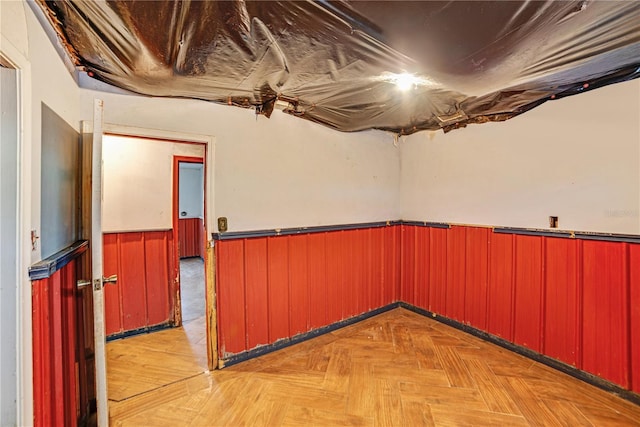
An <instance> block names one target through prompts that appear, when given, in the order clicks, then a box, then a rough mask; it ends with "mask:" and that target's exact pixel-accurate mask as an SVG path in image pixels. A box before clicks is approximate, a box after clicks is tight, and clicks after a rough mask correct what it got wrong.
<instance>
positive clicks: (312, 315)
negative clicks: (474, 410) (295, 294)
mask: <svg viewBox="0 0 640 427" xmlns="http://www.w3.org/2000/svg"><path fill="white" fill-rule="evenodd" d="M325 236H326V234H325V233H317V234H311V235H309V239H308V242H307V245H308V250H309V258H308V259H307V260H308V263H309V264H308V268H309V270H308V271H309V301H310V305H309V327H310V328H311V329H317V328H320V327H322V326H325V325H328V324H329V323H330V322H329V321H328V320H327V319H328V317H327V302H328V292H327V291H328V285H327V252H326V242H325ZM331 302H332V303H334V301H331ZM249 348H252V347H249Z"/></svg>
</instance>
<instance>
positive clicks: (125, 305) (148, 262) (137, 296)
mask: <svg viewBox="0 0 640 427" xmlns="http://www.w3.org/2000/svg"><path fill="white" fill-rule="evenodd" d="M173 251H174V250H173V234H172V232H171V230H163V231H141V232H127V233H106V234H104V236H103V259H104V275H105V276H111V275H114V274H116V275H117V276H118V281H117V282H116V283H115V284H107V285H105V287H104V297H105V329H106V334H107V336H111V335H115V334H121V333H124V332H127V331H133V330H138V329H142V328H146V327H150V326H156V325H161V324H164V323H169V322H172V321H173V320H174V306H175V303H176V301H175V292H176V290H175V289H174V288H175V286H174V280H173V278H172V275H173V273H172V272H173V270H174V260H173V259H174V255H173V254H174V252H173Z"/></svg>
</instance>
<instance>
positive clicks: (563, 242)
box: [544, 238, 582, 366]
mask: <svg viewBox="0 0 640 427" xmlns="http://www.w3.org/2000/svg"><path fill="white" fill-rule="evenodd" d="M545 244H546V251H545V277H546V292H545V294H546V298H545V301H544V307H545V329H544V350H545V354H546V355H548V356H551V357H553V358H556V359H559V360H562V361H563V362H565V363H568V364H570V365H574V366H580V354H579V349H580V333H581V332H580V325H581V320H582V319H581V305H582V293H581V290H580V275H581V270H580V263H579V244H580V241H579V240H574V239H554V238H547V239H545Z"/></svg>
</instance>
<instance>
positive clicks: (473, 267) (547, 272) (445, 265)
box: [216, 225, 640, 392]
mask: <svg viewBox="0 0 640 427" xmlns="http://www.w3.org/2000/svg"><path fill="white" fill-rule="evenodd" d="M216 260H217V261H216V262H217V269H216V274H217V281H216V282H217V283H216V286H217V292H218V298H219V300H218V301H219V302H218V318H219V319H218V322H219V329H218V335H219V336H218V339H219V343H220V347H219V353H220V354H219V355H220V357H221V358H223V359H224V358H227V357H229V356H231V355H234V354H238V353H241V352H244V351H247V350H251V349H254V348H256V347H257V346H260V345H264V344H271V343H274V342H276V341H278V340H279V339H282V338H289V337H293V336H295V335H297V334H300V333H304V332H308V331H310V330H313V329H317V328H319V327H322V326H326V325H330V324H332V323H335V322H338V321H340V320H343V319H347V318H349V317H353V316H356V315H358V314H361V313H364V312H367V311H370V310H372V309H376V308H379V307H382V306H384V305H387V304H390V303H393V302H396V301H404V302H406V303H409V304H412V305H415V306H417V307H419V308H423V309H425V310H429V311H432V312H434V313H437V314H439V315H441V316H445V317H448V318H451V319H454V320H457V321H459V322H462V323H465V324H468V325H471V326H473V327H475V328H477V329H480V330H483V331H486V332H489V333H491V334H493V335H496V336H498V337H501V338H503V339H505V340H507V341H510V342H513V343H516V344H518V345H521V346H524V347H527V348H530V349H532V350H534V351H537V352H539V353H541V354H545V355H547V356H550V357H553V358H555V359H558V360H560V361H562V362H565V363H567V364H569V365H573V366H575V367H577V368H579V369H582V370H584V371H587V372H589V373H592V374H595V375H598V376H600V377H602V378H604V379H606V380H608V381H611V382H613V383H616V384H618V385H620V386H622V387H624V388H626V389H629V390H633V391H635V392H640V245H639V244H635V243H624V242H608V241H596V240H587V239H577V238H560V237H547V236H542V235H519V234H503V233H497V232H493V230H492V229H490V228H481V227H467V226H452V227H450V228H440V227H425V226H414V225H397V226H388V227H384V228H370V229H359V230H343V231H332V232H323V233H312V234H303V235H292V236H276V237H256V238H249V239H246V238H243V239H230V240H220V241H217V242H216Z"/></svg>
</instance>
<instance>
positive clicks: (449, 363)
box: [107, 308, 640, 426]
mask: <svg viewBox="0 0 640 427" xmlns="http://www.w3.org/2000/svg"><path fill="white" fill-rule="evenodd" d="M203 322H204V321H202V322H200V327H199V329H200V330H201V331H202V336H201V337H198V335H197V334H195V335H193V336H191V335H190V334H194V333H195V331H194V330H189V328H187V329H186V330H185V329H183V328H179V329H173V330H168V331H162V332H158V333H154V334H150V335H145V336H139V337H133V338H128V339H125V340H121V341H117V342H113V343H109V344H108V345H107V349H108V376H109V398H110V399H111V402H110V405H111V406H110V417H111V423H112V425H116V426H218V425H220V426H241V425H251V426H253V425H255V426H277V425H283V426H303V425H314V426H323V425H354V426H359V425H367V426H376V425H378V426H388V425H408V426H419V425H421V426H494V425H495V426H634V425H636V426H640V407H639V406H636V405H634V404H632V403H630V402H628V401H625V400H623V399H620V398H618V397H616V396H614V395H611V394H609V393H607V392H604V391H602V390H600V389H597V388H595V387H593V386H591V385H588V384H585V383H583V382H581V381H578V380H576V379H574V378H572V377H570V376H568V375H565V374H563V373H560V372H558V371H555V370H553V369H551V368H548V367H546V366H544V365H541V364H539V363H537V362H533V361H531V360H530V359H527V358H525V357H522V356H519V355H517V354H514V353H511V352H509V351H508V350H505V349H502V348H500V347H498V346H495V345H493V344H490V343H487V342H484V341H482V340H480V339H478V338H475V337H473V336H470V335H467V334H465V333H463V332H460V331H458V330H455V329H453V328H450V327H448V326H446V325H443V324H441V323H438V322H436V321H434V320H431V319H428V318H425V317H423V316H420V315H417V314H415V313H412V312H410V311H407V310H404V309H400V308H399V309H395V310H392V311H390V312H387V313H384V314H381V315H379V316H376V317H373V318H370V319H368V320H365V321H363V322H360V323H358V324H355V325H352V326H348V327H346V328H343V329H340V330H337V331H334V332H332V333H329V334H326V335H323V336H320V337H317V338H314V339H312V340H309V341H306V342H304V343H301V344H297V345H295V346H292V347H289V348H286V349H283V350H280V351H277V352H274V353H271V354H268V355H265V356H262V357H259V358H256V359H252V360H249V361H247V362H243V363H240V364H238V365H235V366H231V367H228V368H225V369H223V370H221V371H215V372H203V370H204V369H205V367H206V360H204V359H203V357H204V355H205V353H204V345H201V346H200V347H199V350H197V351H196V350H194V349H195V348H196V347H193V348H192V347H190V343H191V344H192V343H194V342H197V341H198V339H204V336H203V335H204V324H203ZM197 323H198V322H197V321H194V322H191V324H189V325H187V326H188V327H190V326H193V327H194V329H195V327H196V324H197ZM190 340H193V341H190ZM163 346H166V350H162V349H161V348H162V347H163ZM198 351H200V353H198ZM205 359H206V358H205Z"/></svg>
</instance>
